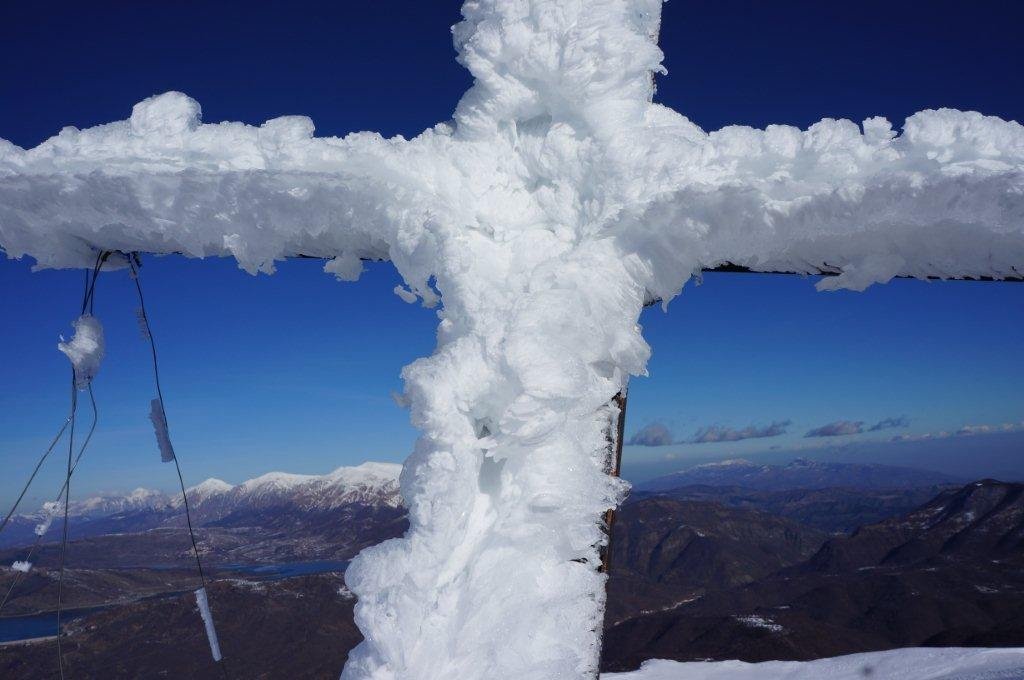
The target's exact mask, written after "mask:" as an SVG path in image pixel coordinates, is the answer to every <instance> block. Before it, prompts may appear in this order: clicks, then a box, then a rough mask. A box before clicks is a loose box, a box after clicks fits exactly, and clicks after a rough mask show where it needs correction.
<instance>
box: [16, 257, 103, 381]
mask: <svg viewBox="0 0 1024 680" xmlns="http://www.w3.org/2000/svg"><path fill="white" fill-rule="evenodd" d="M0 244H2V242H0ZM73 325H74V327H75V334H74V336H72V338H71V340H69V341H65V340H64V338H61V341H60V342H59V343H57V349H59V350H60V351H61V352H63V353H64V354H65V355H66V356H67V358H68V359H70V360H71V366H72V367H73V368H74V369H75V387H77V388H78V389H80V390H84V389H85V388H86V387H88V386H89V383H90V382H92V379H93V378H94V377H95V376H96V374H97V373H98V372H99V370H100V364H101V363H102V362H103V326H102V325H101V324H100V321H99V319H97V318H96V317H94V316H92V315H91V314H83V315H82V316H80V317H78V318H77V319H75V321H74V324H73Z"/></svg>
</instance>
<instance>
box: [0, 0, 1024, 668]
mask: <svg viewBox="0 0 1024 680" xmlns="http://www.w3.org/2000/svg"><path fill="white" fill-rule="evenodd" d="M660 13H661V2H660V0H588V1H587V2H582V1H581V0H559V1H555V2H553V1H551V0H520V1H518V2H508V1H507V0H473V1H472V2H466V3H465V5H464V7H463V17H464V21H462V22H461V23H460V24H459V25H458V26H456V27H455V30H454V40H455V47H456V49H457V50H458V58H459V61H460V63H462V64H463V65H464V66H465V67H466V68H467V69H469V71H470V72H471V73H472V75H473V77H474V84H473V86H472V87H471V88H470V90H469V91H468V92H467V93H466V94H465V95H464V96H463V98H462V99H461V101H460V102H459V103H458V105H457V106H456V109H455V112H454V115H453V119H452V121H451V122H448V123H443V124H439V125H436V126H434V127H433V128H430V129H428V130H426V131H424V132H423V133H422V134H420V135H418V136H417V137H415V138H413V139H411V140H406V139H403V138H400V137H396V138H393V139H384V138H382V137H381V136H380V135H377V134H373V133H355V134H351V135H348V136H347V137H344V138H324V137H315V136H314V134H313V133H314V127H313V123H312V121H310V120H309V119H308V118H305V117H301V116H288V117H283V118H277V119H274V120H271V121H267V122H266V123H264V124H263V125H261V126H258V127H256V126H250V125H245V124H242V123H230V122H223V123H207V124H203V123H202V121H201V109H200V106H199V104H198V103H197V102H195V101H194V100H192V99H190V98H188V97H187V96H185V95H184V94H181V93H167V94H164V95H160V96H156V97H152V98H150V99H147V100H145V101H143V102H140V103H139V104H137V105H136V106H135V107H134V108H133V109H132V112H131V116H130V118H129V119H127V120H124V121H119V122H114V123H110V124H107V125H101V126H97V127H94V128H90V129H87V130H78V129H75V128H65V129H64V130H62V131H61V133H60V134H59V135H57V136H56V137H53V138H51V139H50V140H47V141H46V142H44V143H42V144H41V145H39V146H38V147H36V148H34V149H28V150H25V149H21V148H19V147H17V146H15V145H13V144H10V143H7V142H3V141H0V247H2V248H3V250H4V251H5V252H6V253H7V254H8V255H9V256H11V257H20V256H23V255H30V256H32V257H34V258H36V260H37V261H38V264H39V265H40V266H42V267H67V266H90V265H92V264H93V262H94V261H95V259H96V250H97V249H106V250H122V251H149V252H161V253H165V252H181V253H184V254H186V255H189V256H195V257H202V256H211V255H230V256H233V257H234V258H236V259H237V261H238V262H239V264H240V265H241V266H243V267H244V268H246V269H247V270H249V271H252V272H257V271H263V272H272V271H273V266H274V260H275V259H278V258H281V257H286V256H292V255H297V254H304V255H312V256H320V257H325V258H333V259H332V260H331V261H330V262H329V263H328V265H327V267H326V269H327V270H328V271H329V272H331V273H333V274H335V275H337V276H338V277H339V278H342V279H346V280H354V279H356V278H358V276H359V272H360V270H361V265H360V258H383V259H389V260H391V261H392V262H393V263H394V265H395V267H396V268H397V270H398V271H399V272H400V273H401V275H402V277H403V278H404V281H405V284H406V289H404V290H402V295H403V297H405V298H406V299H412V298H413V296H418V297H419V298H421V299H422V300H423V302H424V303H425V304H427V305H437V304H438V303H439V302H440V303H442V308H441V310H440V312H439V316H440V327H439V330H438V334H437V347H436V350H435V352H434V354H433V355H432V356H430V357H428V358H424V359H420V360H418V361H416V362H414V363H413V364H411V365H409V366H407V367H406V368H405V370H404V372H403V378H404V380H405V397H404V399H405V400H406V401H407V403H408V404H409V405H410V412H411V419H412V422H413V424H414V425H415V426H416V427H418V428H419V430H420V431H421V433H422V436H421V438H420V439H419V441H418V443H417V445H416V448H415V451H414V452H413V453H412V455H411V456H410V458H409V459H408V461H407V462H406V465H405V468H404V470H403V473H402V478H401V486H402V495H403V497H404V499H405V502H406V505H407V507H408V508H409V512H410V529H409V532H408V534H407V536H406V537H405V538H404V539H399V540H393V541H387V542H385V543H384V544H382V545H379V546H376V547H374V548H372V549H369V550H366V551H364V552H363V554H362V555H361V556H360V557H359V558H358V559H357V560H356V561H355V562H354V563H353V564H352V566H351V568H350V569H349V572H348V576H347V581H348V584H349V586H350V587H351V588H352V590H353V592H355V593H356V594H357V595H358V597H359V602H358V605H357V609H356V619H357V623H358V624H359V627H360V628H361V630H362V631H363V633H364V635H365V641H364V642H363V643H362V644H361V645H360V646H359V647H358V648H357V649H356V650H355V651H353V653H352V654H351V655H350V657H349V662H348V664H347V666H346V670H345V676H344V677H345V678H347V679H349V680H356V679H360V680H369V679H371V678H372V679H373V680H440V679H445V680H447V679H448V678H460V680H475V679H477V678H480V679H483V678H488V679H490V678H516V679H517V680H531V679H536V680H549V679H550V678H583V677H589V676H590V675H591V674H592V673H593V672H594V669H595V668H596V665H597V661H598V658H597V650H598V640H597V631H599V630H600V629H601V620H602V612H603V608H604V581H605V578H604V576H603V575H602V574H600V573H598V572H597V570H596V569H595V565H596V564H597V561H598V549H599V546H600V545H601V544H602V542H603V541H604V536H603V534H602V532H601V530H600V527H599V522H598V518H599V517H600V516H601V513H602V512H603V511H604V510H605V509H607V508H609V507H611V506H614V505H615V504H616V503H617V502H618V501H619V499H620V498H621V497H622V495H623V492H624V483H622V482H619V481H617V480H614V479H611V478H610V477H609V476H608V475H606V474H605V472H604V466H605V456H606V449H607V444H608V439H607V432H608V428H609V427H610V423H611V422H613V420H614V419H615V418H616V416H617V410H616V408H615V407H614V406H610V405H609V402H610V400H611V399H612V397H614V395H615V394H616V393H617V392H619V391H621V390H622V389H623V388H624V387H625V386H626V383H627V380H628V377H629V376H630V375H640V374H643V373H644V371H645V366H646V363H647V358H648V356H649V353H650V350H649V348H648V346H647V344H646V343H645V342H644V339H643V337H642V335H641V329H640V327H639V325H638V324H637V321H638V319H639V315H640V311H641V309H642V308H643V305H644V302H645V301H646V300H650V299H651V298H654V297H659V298H661V299H663V300H665V301H666V302H667V301H668V300H669V299H671V298H672V297H673V296H674V295H675V294H677V293H678V292H679V291H680V290H681V288H682V286H683V284H684V283H685V282H686V281H687V280H688V279H689V278H690V277H691V276H692V275H693V274H694V273H695V272H698V271H699V270H700V269H701V268H702V267H711V266H715V265H718V264H720V263H723V262H727V261H728V262H732V263H735V264H741V265H746V266H749V267H751V268H754V269H785V270H791V271H800V272H806V271H812V270H814V269H815V268H825V269H829V270H832V271H835V272H841V275H840V276H837V277H835V278H832V279H828V280H826V281H823V282H822V283H820V284H819V287H820V288H824V289H833V288H842V287H846V288H851V289H863V288H864V287H866V286H868V285H871V284H872V283H876V282H884V281H887V280H889V279H890V278H891V277H893V276H894V275H897V274H904V275H912V276H940V277H955V276H982V275H985V276H993V277H1001V276H1010V275H1019V273H1020V272H1021V271H1024V128H1022V127H1021V126H1020V125H1019V124H1017V123H1014V122H1007V121H1003V120H1000V119H998V118H993V117H986V116H983V115H981V114H979V113H973V112H960V111H952V110H948V109H943V110H937V111H923V112H921V113H918V114H915V115H914V116H912V117H910V118H909V119H908V120H907V121H906V123H905V124H904V126H903V131H902V134H897V131H896V130H895V129H894V128H893V127H892V125H891V124H890V123H889V122H888V121H886V120H884V119H881V118H871V119H868V120H866V121H864V122H863V123H862V124H861V125H858V124H856V123H854V122H851V121H838V120H832V119H825V120H822V121H820V122H819V123H816V124H814V125H812V126H811V127H810V128H809V129H808V130H798V129H796V128H793V127H789V126H784V125H773V126H769V127H768V128H766V129H765V130H755V129H751V128H748V127H741V126H731V127H727V128H724V129H722V130H719V131H716V132H711V133H708V132H705V131H704V130H701V129H700V128H699V127H698V126H696V125H694V124H693V123H692V122H690V121H689V120H687V119H686V118H685V117H684V116H682V115H680V114H679V113H677V112H675V111H672V110H670V109H668V108H666V107H663V106H660V105H658V104H653V103H652V102H651V100H652V97H653V94H654V82H653V75H652V74H653V73H656V72H663V71H664V69H663V67H662V66H661V60H662V54H661V51H660V50H659V49H658V47H657V44H656V40H655V36H656V35H657V32H658V26H659V22H660ZM284 481H285V482H286V483H290V482H287V480H284Z"/></svg>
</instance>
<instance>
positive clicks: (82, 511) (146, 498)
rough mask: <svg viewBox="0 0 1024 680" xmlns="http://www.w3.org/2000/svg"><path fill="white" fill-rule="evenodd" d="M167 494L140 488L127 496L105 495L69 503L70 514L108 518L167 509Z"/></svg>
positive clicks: (168, 499)
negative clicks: (141, 511) (121, 514)
mask: <svg viewBox="0 0 1024 680" xmlns="http://www.w3.org/2000/svg"><path fill="white" fill-rule="evenodd" d="M169 502H170V498H169V497H168V496H167V494H164V493H162V492H160V491H155V490H153V489H143V488H138V489H135V490H134V491H131V492H129V493H127V494H103V495H100V496H92V497H90V498H86V499H84V500H79V501H75V500H72V501H71V502H70V503H69V508H68V510H69V512H70V514H72V515H74V516H76V517H89V518H95V517H107V516H109V515H116V514H119V513H123V512H137V511H140V510H158V509H161V508H165V507H167V505H168V503H169Z"/></svg>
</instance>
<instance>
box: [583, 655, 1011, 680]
mask: <svg viewBox="0 0 1024 680" xmlns="http://www.w3.org/2000/svg"><path fill="white" fill-rule="evenodd" d="M868 677H869V678H871V679H872V680H911V679H913V680H1019V679H1020V678H1022V677H1024V648H1021V649H1013V648H1007V649H972V648H956V647H946V648H907V649H893V650H890V651H886V652H870V653H867V654H851V655H849V656H838V657H834V658H830V659H817V660H815V661H766V662H763V663H745V662H743V661H694V662H683V663H681V662H678V661H662V660H657V659H655V660H651V661H647V662H645V663H644V665H643V667H641V669H640V670H638V671H634V672H632V673H604V674H602V675H601V678H602V680H821V679H822V678H828V679H829V680H863V679H864V678H868Z"/></svg>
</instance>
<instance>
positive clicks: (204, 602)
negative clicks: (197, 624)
mask: <svg viewBox="0 0 1024 680" xmlns="http://www.w3.org/2000/svg"><path fill="white" fill-rule="evenodd" d="M196 604H197V605H199V615H200V616H202V617H203V625H204V626H205V627H206V639H207V640H209V641H210V654H212V655H213V660H214V661H220V660H221V655H220V642H218V641H217V629H216V628H214V627H213V614H212V613H211V612H210V601H209V600H208V599H207V598H206V588H205V587H203V588H200V589H199V590H197V591H196Z"/></svg>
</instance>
